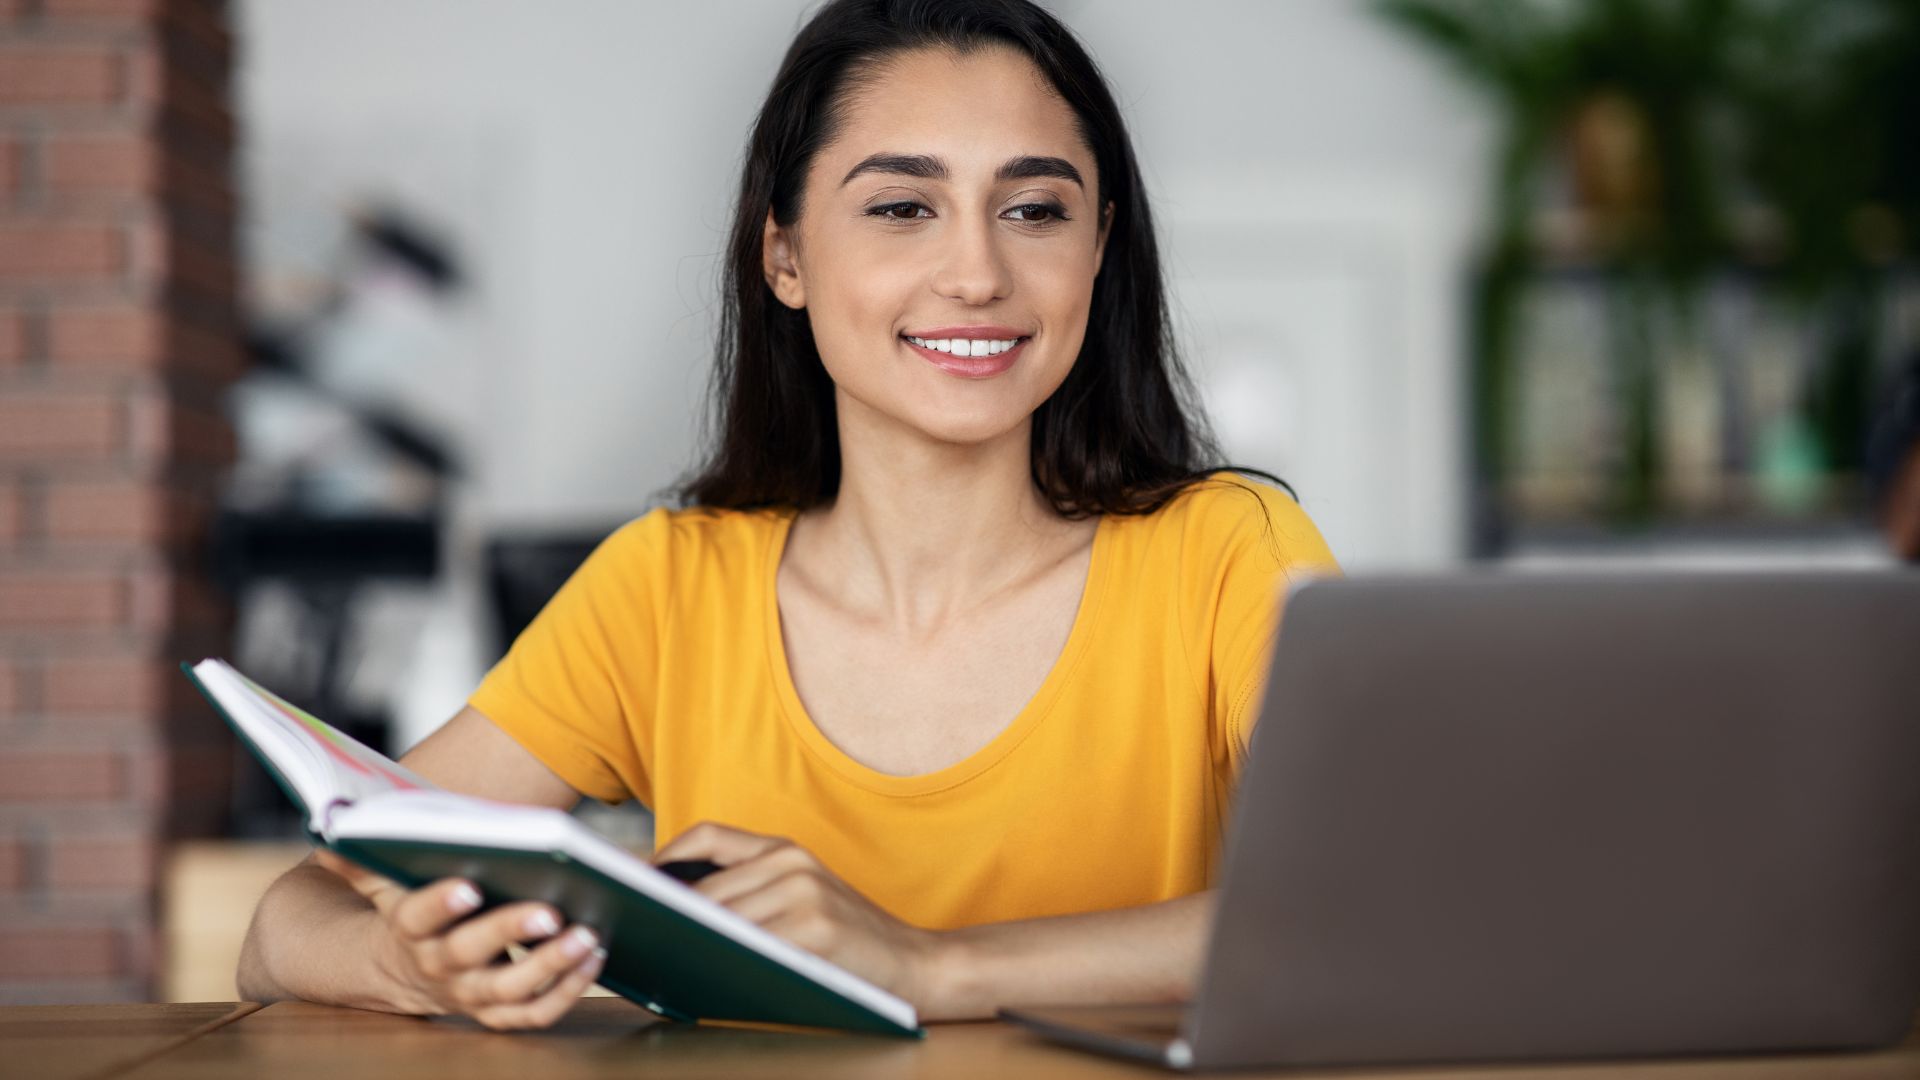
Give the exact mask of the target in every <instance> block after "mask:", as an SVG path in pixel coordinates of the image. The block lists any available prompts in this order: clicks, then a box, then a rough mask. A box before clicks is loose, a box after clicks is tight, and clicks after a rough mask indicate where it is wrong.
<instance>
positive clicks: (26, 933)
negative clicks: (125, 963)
mask: <svg viewBox="0 0 1920 1080" xmlns="http://www.w3.org/2000/svg"><path fill="white" fill-rule="evenodd" d="M120 966H121V956H120V935H119V933H118V932H117V931H116V930H115V929H114V928H113V927H110V926H86V927H21V926H9V927H6V928H4V929H0V978H4V979H31V978H45V977H48V976H60V977H78V976H85V975H112V974H116V973H118V971H119V970H120Z"/></svg>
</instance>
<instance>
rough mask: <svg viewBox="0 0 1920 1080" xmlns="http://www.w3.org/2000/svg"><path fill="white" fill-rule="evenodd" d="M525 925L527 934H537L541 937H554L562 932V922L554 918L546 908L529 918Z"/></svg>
mask: <svg viewBox="0 0 1920 1080" xmlns="http://www.w3.org/2000/svg"><path fill="white" fill-rule="evenodd" d="M525 925H526V928H527V933H529V934H537V935H539V936H540V937H552V936H553V935H555V934H557V933H559V932H560V920H559V919H556V918H554V917H553V912H551V911H547V910H545V909H544V908H543V909H541V910H539V911H536V912H534V913H533V914H531V915H529V916H527V921H526V924H525Z"/></svg>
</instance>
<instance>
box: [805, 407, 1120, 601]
mask: <svg viewBox="0 0 1920 1080" xmlns="http://www.w3.org/2000/svg"><path fill="white" fill-rule="evenodd" d="M839 418H840V419H839V434H840V489H839V492H838V494H837V495H836V496H835V498H834V500H833V502H832V503H830V504H828V505H825V506H822V507H820V508H819V509H817V510H813V511H809V512H808V513H806V514H805V515H803V516H802V521H801V522H796V525H795V529H796V539H797V538H798V533H800V532H801V531H804V533H805V536H804V542H805V545H806V549H807V558H808V561H809V563H810V564H811V565H810V571H811V572H812V573H814V574H818V575H819V576H820V577H822V578H826V579H827V580H830V581H831V582H832V584H833V588H834V592H835V596H836V599H837V600H838V602H840V603H842V604H844V605H846V606H847V607H848V608H850V609H853V610H857V611H862V612H865V613H867V614H869V615H871V616H872V617H875V618H881V619H885V620H886V621H887V622H888V623H890V624H892V625H894V626H895V627H897V628H898V629H900V630H901V631H903V632H905V633H908V634H913V635H915V636H917V635H918V634H921V633H927V632H932V631H936V630H937V629H938V628H940V627H941V626H943V625H945V624H946V623H948V622H949V621H950V620H952V619H954V618H956V617H960V616H964V615H965V614H967V613H968V612H969V611H972V610H974V609H976V608H978V607H979V606H980V605H981V604H983V603H985V602H987V601H989V600H991V599H992V598H993V597H994V596H995V595H996V594H998V593H999V592H1000V591H1001V590H1003V589H1005V588H1008V587H1010V586H1013V585H1016V584H1018V583H1019V582H1021V581H1023V580H1026V579H1027V578H1028V577H1029V576H1030V575H1031V574H1032V573H1033V571H1034V570H1035V568H1036V567H1039V566H1044V565H1047V564H1049V563H1050V562H1052V561H1053V560H1054V559H1056V558H1058V557H1059V555H1060V554H1061V553H1062V552H1063V550H1064V549H1066V548H1068V547H1071V546H1073V545H1075V544H1077V543H1079V542H1083V541H1084V539H1085V538H1086V537H1088V536H1090V534H1091V532H1092V525H1093V523H1092V522H1089V521H1070V520H1068V519H1065V518H1062V517H1061V516H1060V515H1059V514H1057V513H1055V512H1054V510H1053V508H1052V506H1050V505H1049V504H1048V503H1047V501H1046V500H1045V499H1044V498H1042V497H1041V496H1040V493H1039V491H1037V490H1036V489H1035V488H1034V486H1033V480H1032V475H1031V468H1032V466H1031V454H1032V451H1031V449H1030V443H1029V440H1030V438H1031V424H1032V421H1031V420H1028V421H1027V422H1026V423H1023V424H1021V425H1019V426H1018V427H1016V428H1014V429H1013V430H1010V431H1008V432H1006V433H1005V434H1003V435H1001V436H999V437H997V438H995V439H993V440H991V441H989V442H985V443H977V444H970V445H957V444H952V443H941V442H936V441H934V440H930V439H928V438H926V437H925V435H923V434H921V433H919V432H917V431H913V430H911V429H908V428H905V427H904V426H903V425H897V424H892V423H889V422H887V421H886V420H884V419H882V418H879V417H877V416H874V415H873V414H872V413H871V411H870V410H867V409H866V408H865V407H864V406H862V405H860V404H859V403H857V402H853V401H850V400H849V399H847V398H846V397H845V396H844V395H843V396H842V397H841V401H840V409H839ZM793 543H794V541H793V540H790V541H789V545H790V548H789V550H791V545H792V544H793Z"/></svg>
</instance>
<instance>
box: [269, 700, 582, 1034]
mask: <svg viewBox="0 0 1920 1080" xmlns="http://www.w3.org/2000/svg"><path fill="white" fill-rule="evenodd" d="M401 763H402V764H404V765H406V766H407V767H408V768H410V769H412V770H413V771H415V772H417V773H419V774H420V775H421V776H424V777H426V778H427V779H428V780H431V781H433V782H434V783H436V784H438V785H440V786H441V787H444V788H446V789H447V790H449V791H457V792H461V793H464V794H468V795H477V796H481V797H483V798H489V799H498V800H502V801H505V802H517V803H528V804H532V805H537V806H551V807H557V808H560V809H566V808H568V807H571V806H573V805H574V804H575V803H576V802H578V801H579V800H580V795H579V793H578V792H576V791H574V790H573V788H571V787H569V786H568V785H567V783H566V782H565V781H564V780H561V779H560V778H559V777H558V776H556V775H555V774H554V773H553V771H552V770H550V769H548V768H547V767H546V766H545V765H544V764H542V763H541V762H540V760H539V759H538V758H535V757H534V756H533V755H532V754H531V753H528V752H527V750H526V749H525V748H523V747H522V746H521V745H520V744H519V743H518V742H516V741H515V740H514V739H513V737H512V736H510V735H508V734H507V733H506V732H504V731H502V730H500V728H499V727H497V726H495V725H494V723H493V722H492V721H491V720H488V719H487V718H486V717H485V716H483V715H481V714H480V713H479V712H477V711H475V710H473V709H471V708H468V709H463V710H462V711H461V712H460V713H459V715H457V716H455V717H454V718H453V719H452V720H451V721H449V722H448V723H447V724H446V726H444V727H442V728H441V729H440V730H439V731H436V732H434V733H433V734H432V735H430V736H428V737H427V738H426V739H425V740H423V741H422V742H421V743H420V745H419V746H417V747H415V748H414V749H413V750H412V751H410V752H408V753H407V755H406V756H405V757H403V758H402V759H401ZM329 867H331V869H329ZM463 884H464V883H462V882H458V881H445V882H439V883H436V884H434V885H432V886H429V887H427V888H423V889H416V890H413V891H412V892H407V891H405V890H402V889H400V888H399V887H398V886H396V885H394V884H393V883H392V882H388V881H386V880H385V879H383V878H378V877H376V876H374V875H371V874H366V873H363V872H359V871H356V870H354V869H353V868H351V867H349V866H347V865H346V864H345V863H342V862H340V861H339V860H337V859H329V858H327V857H325V856H322V855H318V854H316V857H314V858H309V859H308V860H307V861H306V862H304V863H302V864H301V865H299V866H296V867H294V868H293V869H292V870H289V871H288V872H287V873H286V874H284V875H282V876H281V877H280V879H279V880H277V881H275V882H274V883H273V886H272V887H271V888H269V889H268V890H267V893H266V895H265V896H263V897H262V898H261V900H260V906H259V907H258V908H257V909H256V910H255V912H254V916H253V924H252V925H251V926H250V927H249V928H248V930H247V938H246V942H245V944H244V945H242V947H241V952H240V966H239V971H238V984H239V990H240V995H241V997H242V998H244V999H246V1000H249V1001H275V1000H280V999H283V998H290V997H298V998H304V999H306V1000H308V1001H318V1002H324V1003H327V1004H336V1005H351V1006H355V1007H358V1008H369V1009H381V1010H386V1011H392V1012H409V1013H428V1012H444V1011H450V1009H451V1008H458V1007H460V1006H459V1004H458V1001H457V999H456V998H454V997H452V996H450V995H454V994H455V993H456V992H457V993H458V994H462V995H467V996H470V997H473V996H476V995H478V996H486V997H494V998H498V997H506V996H510V991H511V990H513V989H514V988H517V987H518V986H520V985H521V984H523V983H524V984H527V985H528V987H529V989H531V988H533V987H538V986H540V985H542V984H543V983H545V982H546V981H547V980H548V978H549V977H551V976H554V975H559V976H562V977H563V978H562V981H563V982H565V981H566V979H565V978H564V977H565V976H566V975H567V973H568V972H570V971H572V969H573V968H574V967H575V966H576V965H577V964H578V962H579V961H580V960H581V958H582V956H584V955H585V954H586V953H589V952H591V951H592V948H593V945H592V944H588V945H587V946H586V948H585V949H582V948H580V945H581V941H579V940H569V939H568V938H566V937H564V936H556V935H557V932H558V930H559V926H558V924H557V923H553V924H552V928H551V929H547V925H548V920H551V919H552V918H553V917H554V914H555V913H554V912H553V911H552V909H551V908H549V907H547V906H545V905H538V904H513V905H506V906H503V907H501V908H499V909H496V910H495V911H491V912H488V913H487V914H486V915H483V916H479V917H477V918H473V919H465V916H466V915H467V914H469V913H470V912H471V910H472V906H471V905H470V904H468V903H466V899H465V898H466V897H467V896H468V895H469V894H467V893H465V892H463V891H462V888H461V886H462V885H463ZM463 920H464V921H463ZM543 930H544V932H542V931H543ZM543 938H551V939H552V940H551V941H549V942H548V944H546V945H542V946H541V947H540V948H538V949H535V950H534V951H533V953H532V954H530V955H529V956H528V957H527V958H526V959H524V960H521V961H518V962H516V963H515V964H512V965H500V966H497V967H495V966H492V965H491V961H492V959H493V958H494V957H495V956H497V955H499V953H500V951H501V950H502V949H503V948H504V947H505V944H506V942H507V941H509V940H511V941H519V942H525V941H530V940H540V939H543ZM423 958H424V960H425V961H426V967H427V968H428V969H429V970H428V971H427V972H426V973H425V974H424V976H423V973H422V971H421V970H420V963H419V961H420V960H421V959H423ZM469 960H472V961H473V962H472V963H468V962H467V961H469ZM480 965H486V966H488V967H490V968H491V970H488V971H482V972H477V973H476V972H474V971H473V969H474V968H476V967H477V966H480ZM523 965H532V966H523ZM515 969H518V970H515ZM509 972H512V974H511V976H510V977H509V976H508V973H509ZM482 975H484V976H485V978H484V979H483V978H481V976H482ZM573 982H576V983H578V984H579V985H578V987H577V988H576V989H575V990H574V994H575V995H576V996H577V994H578V993H579V991H580V990H584V989H585V988H586V986H588V985H591V980H590V979H589V980H587V981H585V982H580V981H579V980H578V979H574V980H573ZM555 989H558V987H556V988H555ZM476 1000H477V997H476ZM450 1002H451V1003H452V1004H450ZM500 1004H503V1005H504V1004H512V1005H524V1004H527V1002H525V1001H520V1002H500ZM565 1004H571V1000H570V999H569V1000H568V1001H567V1002H565ZM551 1007H552V1006H550V1005H543V1006H542V1011H545V1010H547V1009H550V1008H551ZM463 1011H468V1010H463ZM560 1011H564V1008H562V1009H561V1010H560ZM496 1013H502V1010H496ZM476 1015H477V1014H476ZM556 1015H557V1013H556ZM496 1018H497V1019H504V1014H503V1015H502V1016H499V1017H496Z"/></svg>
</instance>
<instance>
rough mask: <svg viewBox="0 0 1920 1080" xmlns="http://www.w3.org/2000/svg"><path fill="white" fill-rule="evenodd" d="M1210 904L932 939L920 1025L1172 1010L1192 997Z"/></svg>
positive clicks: (1182, 901)
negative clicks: (1081, 1011) (1123, 1009)
mask: <svg viewBox="0 0 1920 1080" xmlns="http://www.w3.org/2000/svg"><path fill="white" fill-rule="evenodd" d="M1214 897H1215V894H1214V893H1213V892H1212V891H1211V890H1209V891H1207V892H1203V893H1194V894H1193V895H1191V896H1182V897H1180V898H1178V899H1176V900H1167V901H1163V902H1161V903H1158V904H1147V905H1145V906H1142V907H1132V908H1120V909H1118V910H1115V911H1096V912H1093V913H1091V914H1087V915H1058V916H1054V917H1053V918H1048V919H1023V920H1021V921H1019V922H1003V923H989V924H986V925H984V926H973V927H968V928H966V929H964V930H954V931H949V932H948V933H946V934H943V935H941V947H939V948H938V949H937V950H936V952H935V960H934V964H933V966H932V969H931V975H930V978H929V985H928V997H927V1004H926V1006H925V1009H926V1013H927V1016H928V1018H929V1019H946V1020H973V1019H984V1018H987V1017H991V1016H993V1015H994V1012H995V1011H996V1010H998V1009H1000V1008H1002V1007H1004V1006H1017V1005H1023V1004H1026V1005H1064V1004H1072V1005H1110V1004H1111V1005H1118V1004H1124V1003H1130V1002H1138V1003H1148V1002H1182V1001H1187V1000H1189V999H1190V998H1192V996H1193V987H1194V980H1195V979H1196V978H1198V976H1199V970H1200V962H1201V959H1202V956H1201V953H1202V950H1204V949H1205V948H1206V943H1207V929H1208V927H1209V926H1210V925H1211V924H1212V920H1213V905H1214Z"/></svg>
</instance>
